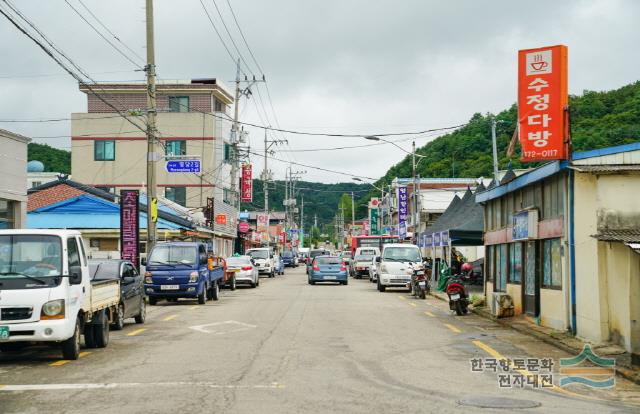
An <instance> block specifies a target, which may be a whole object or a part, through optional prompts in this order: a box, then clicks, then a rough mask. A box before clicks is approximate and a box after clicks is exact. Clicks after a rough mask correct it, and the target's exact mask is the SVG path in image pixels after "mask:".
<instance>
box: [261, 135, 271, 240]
mask: <svg viewBox="0 0 640 414" xmlns="http://www.w3.org/2000/svg"><path fill="white" fill-rule="evenodd" d="M268 152H269V146H268V141H267V130H266V129H265V130H264V171H263V172H262V175H263V177H262V184H263V188H264V213H265V214H266V215H267V247H269V244H270V241H271V240H270V238H271V235H270V234H269V222H270V221H271V220H270V219H269V168H268V166H267V155H268Z"/></svg>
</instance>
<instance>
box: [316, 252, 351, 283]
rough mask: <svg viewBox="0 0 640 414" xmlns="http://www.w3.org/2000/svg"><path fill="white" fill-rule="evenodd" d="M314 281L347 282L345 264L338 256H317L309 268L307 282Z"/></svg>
mask: <svg viewBox="0 0 640 414" xmlns="http://www.w3.org/2000/svg"><path fill="white" fill-rule="evenodd" d="M316 282H338V283H341V284H343V285H346V284H348V283H349V277H348V272H347V266H346V265H345V264H344V262H343V261H342V259H341V258H340V257H338V256H317V257H316V258H315V259H313V262H312V263H311V268H310V269H309V284H310V285H315V284H316Z"/></svg>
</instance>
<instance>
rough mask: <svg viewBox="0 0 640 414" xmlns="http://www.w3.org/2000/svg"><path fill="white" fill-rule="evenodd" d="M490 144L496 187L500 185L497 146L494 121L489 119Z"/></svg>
mask: <svg viewBox="0 0 640 414" xmlns="http://www.w3.org/2000/svg"><path fill="white" fill-rule="evenodd" d="M491 144H492V145H493V178H494V179H495V180H496V185H498V184H499V183H500V180H499V179H498V145H497V143H496V119H495V118H492V119H491Z"/></svg>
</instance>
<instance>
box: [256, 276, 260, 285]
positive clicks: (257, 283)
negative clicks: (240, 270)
mask: <svg viewBox="0 0 640 414" xmlns="http://www.w3.org/2000/svg"><path fill="white" fill-rule="evenodd" d="M256 286H260V275H258V277H256Z"/></svg>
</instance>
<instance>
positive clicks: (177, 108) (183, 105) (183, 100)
mask: <svg viewBox="0 0 640 414" xmlns="http://www.w3.org/2000/svg"><path fill="white" fill-rule="evenodd" d="M169 112H189V97H188V96H170V97H169Z"/></svg>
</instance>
